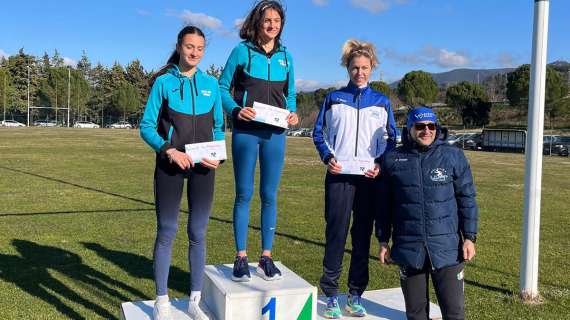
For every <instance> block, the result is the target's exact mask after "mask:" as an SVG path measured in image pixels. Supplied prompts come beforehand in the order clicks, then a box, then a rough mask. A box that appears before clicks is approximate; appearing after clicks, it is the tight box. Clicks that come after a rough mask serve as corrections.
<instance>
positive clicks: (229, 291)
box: [205, 261, 314, 297]
mask: <svg viewBox="0 0 570 320" xmlns="http://www.w3.org/2000/svg"><path fill="white" fill-rule="evenodd" d="M275 265H276V266H277V268H279V270H281V274H282V278H281V279H280V280H274V281H266V280H264V279H263V278H261V276H260V275H259V274H258V273H257V271H256V268H257V264H255V263H250V264H249V272H250V273H251V281H249V282H235V281H233V280H232V269H233V265H232V264H223V265H207V266H206V269H205V272H206V276H207V277H209V278H210V280H211V281H212V282H214V283H215V285H216V287H217V288H218V290H220V291H221V292H222V294H223V295H225V296H231V297H240V296H242V297H253V296H266V295H272V294H276V293H277V292H278V293H279V295H281V296H282V295H289V294H291V295H296V294H303V293H307V292H308V291H310V290H313V289H314V286H312V285H311V284H310V283H308V282H307V281H305V280H304V279H303V278H301V277H299V276H298V275H296V274H295V273H294V272H293V271H291V270H290V269H289V268H287V267H285V266H284V265H283V264H282V263H281V262H279V261H276V262H275Z"/></svg>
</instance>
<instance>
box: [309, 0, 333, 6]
mask: <svg viewBox="0 0 570 320" xmlns="http://www.w3.org/2000/svg"><path fill="white" fill-rule="evenodd" d="M312 1H313V4H315V5H317V6H319V7H324V6H326V5H327V4H329V0H312Z"/></svg>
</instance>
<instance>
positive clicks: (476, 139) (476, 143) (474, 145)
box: [461, 133, 483, 150]
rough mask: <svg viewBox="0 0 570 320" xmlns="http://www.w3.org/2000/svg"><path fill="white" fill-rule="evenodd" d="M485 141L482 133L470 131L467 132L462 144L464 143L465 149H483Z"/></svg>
mask: <svg viewBox="0 0 570 320" xmlns="http://www.w3.org/2000/svg"><path fill="white" fill-rule="evenodd" d="M482 143H483V135H482V134H480V133H470V134H466V135H465V137H464V138H463V140H462V141H461V144H462V145H463V149H471V150H481V149H482V146H481V145H482Z"/></svg>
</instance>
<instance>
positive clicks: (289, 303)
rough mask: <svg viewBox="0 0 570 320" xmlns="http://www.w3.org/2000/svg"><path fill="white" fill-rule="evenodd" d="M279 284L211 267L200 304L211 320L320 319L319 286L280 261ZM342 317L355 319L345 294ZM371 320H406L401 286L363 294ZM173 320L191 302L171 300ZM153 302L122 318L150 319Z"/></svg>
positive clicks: (133, 306)
mask: <svg viewBox="0 0 570 320" xmlns="http://www.w3.org/2000/svg"><path fill="white" fill-rule="evenodd" d="M275 264H276V265H277V267H278V268H279V270H281V272H282V274H283V278H282V279H281V280H275V281H265V280H263V279H262V278H261V277H260V276H258V275H257V272H256V271H255V269H256V264H253V263H252V264H250V266H249V269H250V272H251V276H252V277H251V281H250V282H234V281H232V279H231V275H232V267H233V265H231V264H225V265H215V266H214V265H208V266H206V269H205V278H204V287H203V289H202V301H201V302H200V305H201V306H202V308H203V310H204V311H206V313H207V314H208V315H209V316H210V319H212V320H259V319H261V320H322V319H324V318H323V317H322V315H323V312H324V309H325V307H326V297H325V296H320V297H317V288H316V287H314V286H312V285H311V284H309V283H308V282H307V281H305V280H304V279H302V278H301V277H299V276H298V275H296V274H295V273H294V272H293V271H291V270H289V269H288V268H287V267H285V266H284V265H283V264H281V263H280V262H275ZM339 298H340V301H339V302H340V306H341V309H342V310H343V314H344V317H343V319H355V318H352V317H350V316H348V314H347V313H346V312H345V311H344V307H345V306H346V295H341V296H339ZM362 298H363V304H364V307H365V308H366V310H367V312H368V316H366V318H364V319H367V320H376V319H389V320H400V319H402V320H405V319H406V312H405V303H404V296H403V294H402V290H401V289H400V288H392V289H382V290H373V291H366V292H364V294H363V295H362ZM171 305H172V316H173V320H191V319H190V317H189V316H188V314H187V313H186V310H187V309H188V298H184V299H171ZM153 306H154V301H152V300H150V301H137V302H125V303H123V304H121V311H122V312H121V318H122V319H123V320H152V311H153ZM430 319H441V311H440V309H439V307H438V306H437V305H436V304H433V303H430Z"/></svg>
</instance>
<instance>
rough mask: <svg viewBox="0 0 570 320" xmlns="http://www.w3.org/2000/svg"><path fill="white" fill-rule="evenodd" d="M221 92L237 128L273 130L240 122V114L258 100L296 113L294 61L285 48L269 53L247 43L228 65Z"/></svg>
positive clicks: (261, 125)
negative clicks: (243, 108)
mask: <svg viewBox="0 0 570 320" xmlns="http://www.w3.org/2000/svg"><path fill="white" fill-rule="evenodd" d="M232 89H233V94H232V92H231V90H232ZM220 90H221V92H222V105H223V107H224V111H226V112H227V113H228V114H231V115H232V120H233V125H234V128H238V129H256V128H265V129H267V128H271V127H270V126H268V125H265V124H261V123H258V122H246V121H239V120H237V113H239V111H240V109H241V108H242V107H252V106H253V102H254V101H257V102H261V103H265V104H269V105H272V106H274V107H278V108H283V109H287V110H289V111H291V112H295V111H296V110H297V103H296V93H295V74H294V72H293V58H292V57H291V54H290V53H289V51H287V48H285V47H284V46H280V47H278V48H276V49H274V50H273V51H272V52H270V53H269V54H267V53H265V52H263V51H262V50H261V49H260V48H259V47H257V46H256V45H254V44H253V43H251V42H249V41H243V42H241V43H240V44H238V45H237V46H236V47H235V48H234V49H233V50H232V53H231V54H230V57H229V58H228V61H227V62H226V65H225V67H224V71H223V72H222V75H221V77H220Z"/></svg>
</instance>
